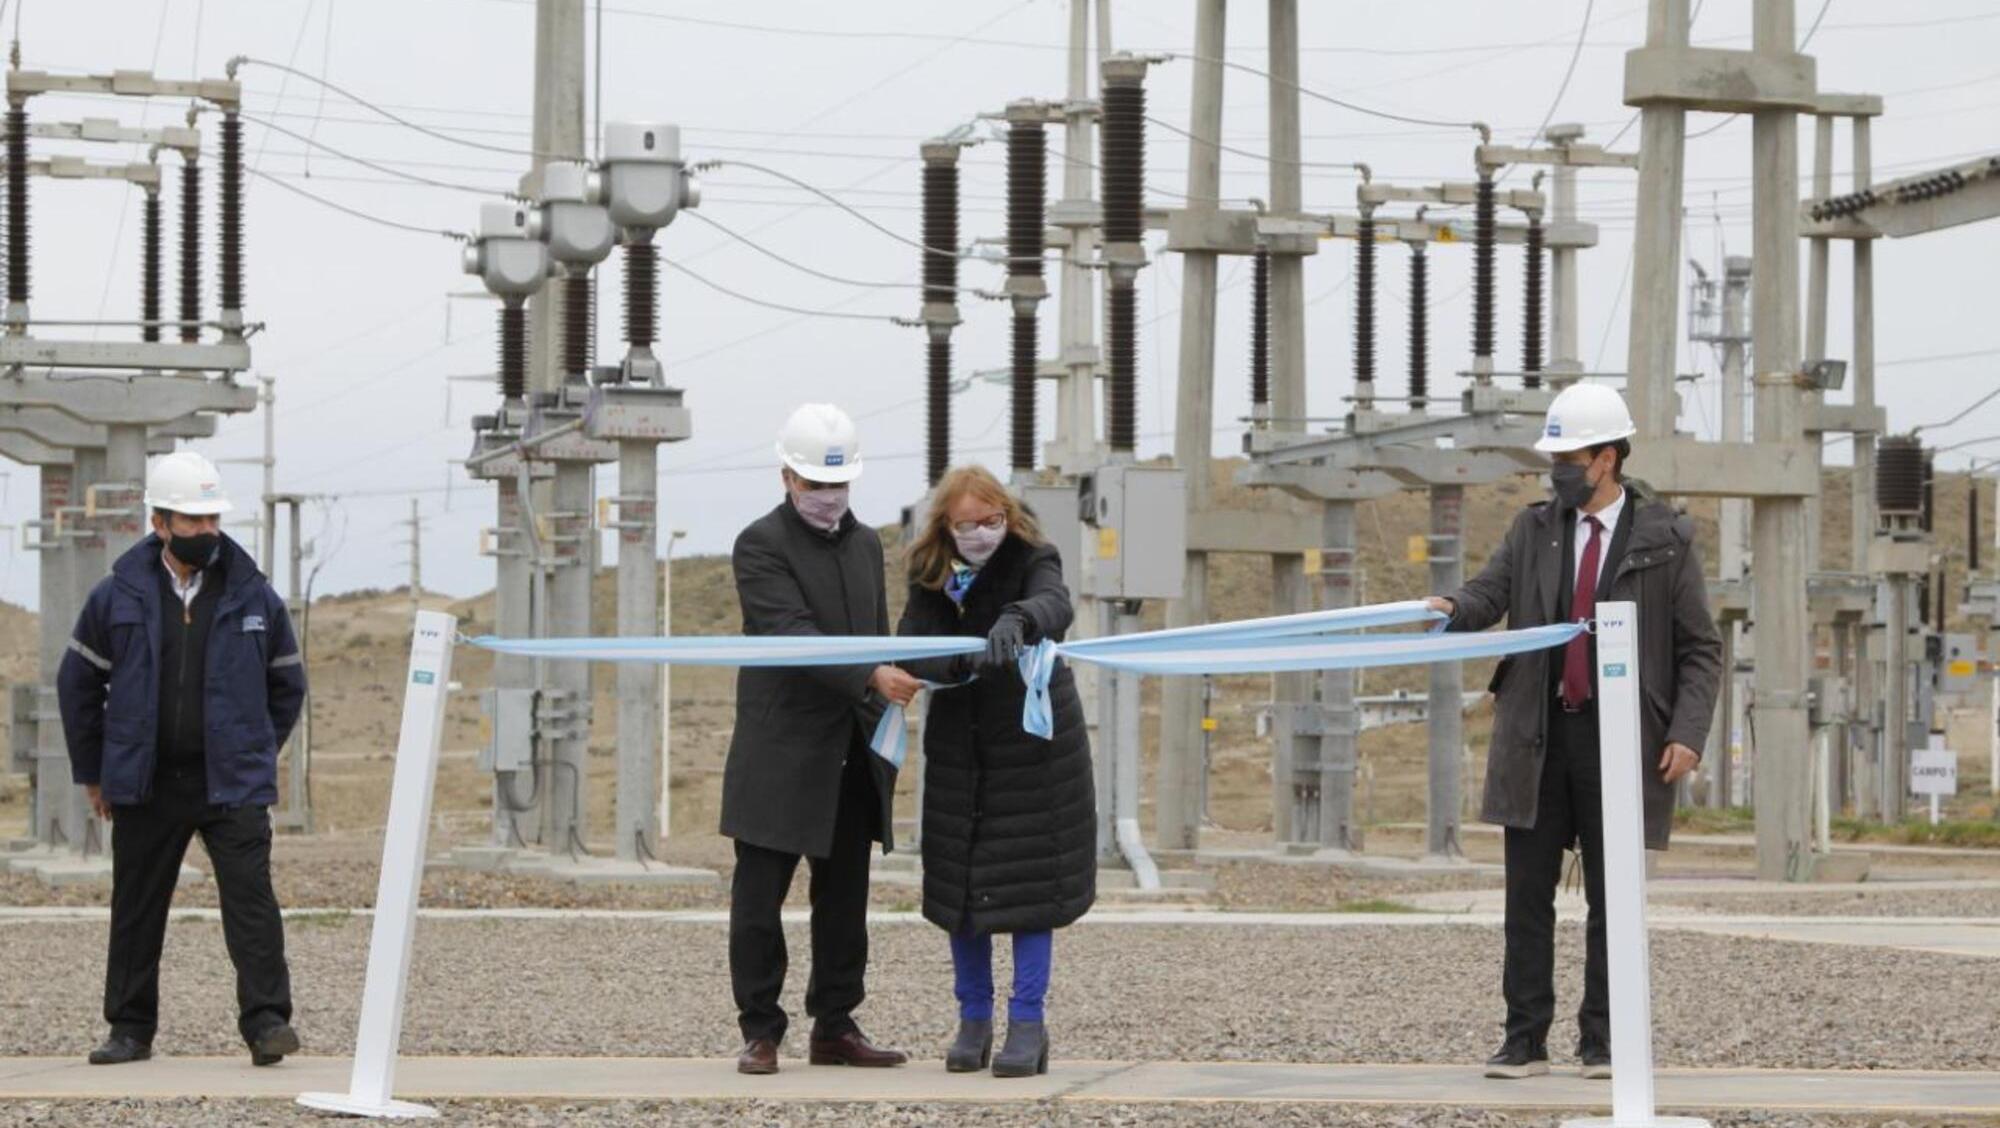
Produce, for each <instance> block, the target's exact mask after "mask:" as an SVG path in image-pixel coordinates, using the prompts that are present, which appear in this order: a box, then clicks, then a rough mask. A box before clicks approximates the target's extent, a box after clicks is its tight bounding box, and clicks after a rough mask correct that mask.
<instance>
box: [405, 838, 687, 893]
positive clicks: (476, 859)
mask: <svg viewBox="0 0 2000 1128" xmlns="http://www.w3.org/2000/svg"><path fill="white" fill-rule="evenodd" d="M426 868H435V869H464V870H470V871H472V872H474V873H512V874H522V875H526V876H530V877H540V878H546V879H548V880H550V881H562V882H567V883H569V884H571V885H577V886H594V885H637V886H648V887H657V886H667V885H714V884H716V883H718V882H720V881H721V880H722V876H721V875H720V874H718V873H716V872H715V871H714V870H707V869H696V868H694V867H691V866H671V865H667V864H666V863H664V862H648V861H631V862H627V861H620V860H619V859H617V858H600V857H597V856H595V855H590V854H584V855H578V856H575V857H572V856H570V855H568V854H550V853H548V852H546V851H542V850H521V849H516V848H513V847H507V846H460V847H458V848H457V849H455V850H453V851H452V852H451V853H450V854H447V855H445V856H444V857H443V858H439V859H433V860H431V861H430V862H428V863H426Z"/></svg>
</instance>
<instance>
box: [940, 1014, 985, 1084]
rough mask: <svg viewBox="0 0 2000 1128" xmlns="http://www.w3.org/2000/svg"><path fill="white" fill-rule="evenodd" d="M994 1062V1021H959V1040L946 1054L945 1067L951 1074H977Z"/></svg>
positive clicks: (967, 1019) (953, 1043)
mask: <svg viewBox="0 0 2000 1128" xmlns="http://www.w3.org/2000/svg"><path fill="white" fill-rule="evenodd" d="M991 1060H993V1020H992V1019H990V1018H988V1019H981V1020H978V1021H974V1020H973V1019H970V1018H961V1019H959V1020H958V1038H957V1040H955V1041H953V1042H952V1044H951V1049H949V1050H946V1051H945V1053H944V1067H945V1070H946V1071H947V1072H950V1073H977V1072H979V1071H980V1070H982V1069H985V1068H986V1063H987V1062H989V1061H991Z"/></svg>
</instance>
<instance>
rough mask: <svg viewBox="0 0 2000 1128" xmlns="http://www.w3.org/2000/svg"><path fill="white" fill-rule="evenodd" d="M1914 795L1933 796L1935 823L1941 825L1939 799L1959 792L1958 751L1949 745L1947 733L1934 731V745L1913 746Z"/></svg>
mask: <svg viewBox="0 0 2000 1128" xmlns="http://www.w3.org/2000/svg"><path fill="white" fill-rule="evenodd" d="M1910 794H1912V795H1928V796H1930V799H1931V825H1932V826H1936V825H1937V824H1938V800H1939V799H1940V798H1941V797H1943V796H1946V795H1956V794H1958V753H1956V752H1953V751H1952V750H1951V749H1949V748H1946V747H1945V744H1944V734H1943V733H1941V732H1934V733H1932V734H1931V741H1930V747H1928V748H1912V749H1910Z"/></svg>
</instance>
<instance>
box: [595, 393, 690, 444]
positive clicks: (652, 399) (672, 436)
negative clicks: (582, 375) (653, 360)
mask: <svg viewBox="0 0 2000 1128" xmlns="http://www.w3.org/2000/svg"><path fill="white" fill-rule="evenodd" d="M583 429H584V433H586V434H588V435H589V436H590V437H591V438H593V439H641V440H645V439H650V440H652V441H654V442H659V443H677V442H680V441H682V440H683V439H686V438H687V437H688V436H689V435H691V434H693V433H694V431H693V427H692V423H691V421H690V419H689V416H688V409H687V408H686V407H685V406H683V405H682V404H681V390H680V389H679V388H656V387H652V386H650V385H646V384H637V385H629V384H599V385H597V386H596V387H594V388H592V389H590V405H589V407H588V408H587V409H586V410H585V411H584V416H583Z"/></svg>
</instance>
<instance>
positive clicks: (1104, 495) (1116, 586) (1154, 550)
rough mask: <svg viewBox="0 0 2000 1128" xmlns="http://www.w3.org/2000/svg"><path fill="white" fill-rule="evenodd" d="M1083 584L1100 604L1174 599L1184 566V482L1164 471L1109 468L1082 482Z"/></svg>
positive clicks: (1178, 474)
mask: <svg viewBox="0 0 2000 1128" xmlns="http://www.w3.org/2000/svg"><path fill="white" fill-rule="evenodd" d="M1077 502H1078V509H1079V511H1080V514H1081V516H1082V518H1083V522H1084V524H1085V525H1087V526H1089V527H1088V528H1087V529H1085V530H1084V536H1083V541H1084V543H1083V552H1082V568H1081V574H1082V581H1083V582H1082V584H1081V588H1082V591H1083V593H1084V594H1085V595H1089V596H1094V597H1096V598H1099V599H1179V598H1180V597H1181V585H1182V583H1183V581H1184V579H1185V574H1186V562H1187V479H1186V477H1185V476H1184V475H1183V474H1182V472H1181V471H1180V470H1178V469H1175V468H1172V467H1167V466H1126V465H1111V466H1104V467H1100V468H1099V469H1098V470H1097V471H1096V473H1094V474H1092V475H1090V476H1088V477H1086V478H1084V479H1083V482H1082V486H1081V489H1080V491H1079V494H1078V498H1077Z"/></svg>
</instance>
